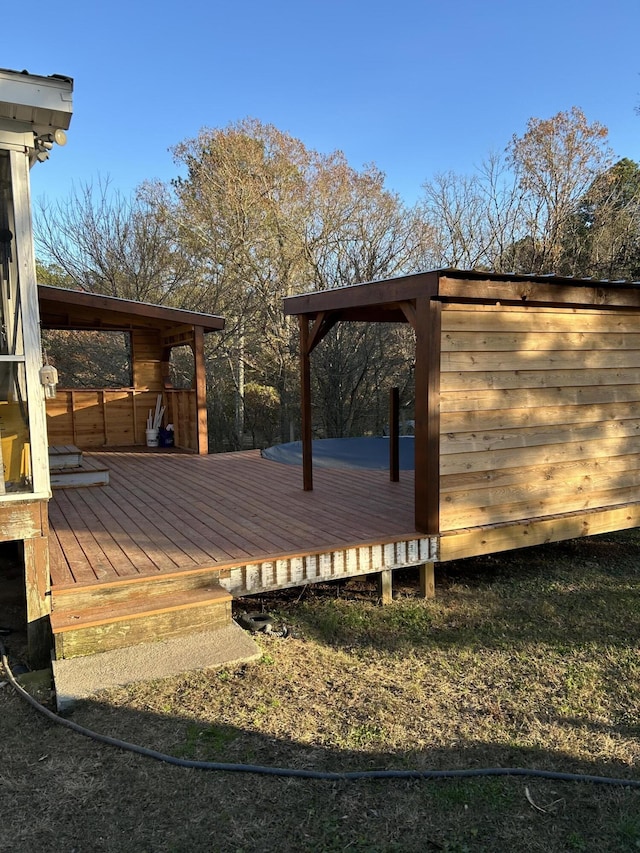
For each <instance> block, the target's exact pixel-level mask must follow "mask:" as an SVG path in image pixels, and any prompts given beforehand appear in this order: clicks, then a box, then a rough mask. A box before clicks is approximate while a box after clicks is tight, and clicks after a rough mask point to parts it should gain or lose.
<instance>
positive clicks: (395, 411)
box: [389, 388, 400, 483]
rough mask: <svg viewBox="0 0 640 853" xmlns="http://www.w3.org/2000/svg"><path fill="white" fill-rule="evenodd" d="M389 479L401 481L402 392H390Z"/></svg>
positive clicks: (391, 390) (392, 389) (395, 390)
mask: <svg viewBox="0 0 640 853" xmlns="http://www.w3.org/2000/svg"><path fill="white" fill-rule="evenodd" d="M389 479H390V480H391V482H392V483H397V482H398V481H399V480H400V391H399V390H398V388H391V389H390V391H389Z"/></svg>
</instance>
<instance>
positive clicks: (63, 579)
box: [49, 451, 416, 588]
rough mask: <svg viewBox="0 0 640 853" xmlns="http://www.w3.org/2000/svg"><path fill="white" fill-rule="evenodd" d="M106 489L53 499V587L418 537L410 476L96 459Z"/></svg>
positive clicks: (159, 456)
mask: <svg viewBox="0 0 640 853" xmlns="http://www.w3.org/2000/svg"><path fill="white" fill-rule="evenodd" d="M88 458H89V459H90V461H92V462H93V463H95V464H98V463H99V464H104V465H106V466H107V467H108V468H109V472H110V482H109V485H107V486H103V487H98V488H92V489H78V490H66V491H64V492H63V491H60V492H57V491H56V492H55V493H54V495H53V498H52V499H51V502H50V507H49V519H50V525H51V529H52V533H53V536H52V547H51V577H52V583H53V585H54V588H55V587H58V588H64V587H70V586H72V585H74V584H91V583H98V584H103V583H109V582H111V581H118V580H121V579H126V578H134V577H147V576H152V575H155V574H159V573H161V574H165V573H173V572H176V571H189V570H193V569H198V568H201V567H203V568H204V567H212V566H213V567H221V568H223V567H224V566H226V565H234V564H237V563H239V562H246V563H251V562H253V561H256V562H259V561H261V560H265V559H276V558H280V557H282V558H286V557H291V556H296V555H302V554H311V553H316V552H317V553H319V552H321V551H323V550H328V549H339V548H344V547H347V546H349V547H354V546H358V545H362V546H368V545H370V544H373V543H377V544H385V543H388V542H393V541H395V540H401V539H404V538H406V539H411V538H413V537H415V536H416V533H415V527H414V522H413V473H412V472H403V473H402V477H401V481H400V482H399V483H391V482H390V481H389V474H388V472H386V471H362V470H338V469H335V470H327V469H319V470H317V471H315V472H314V490H313V491H312V492H304V491H303V489H302V471H301V469H300V468H298V467H296V466H289V465H282V464H280V463H277V462H272V461H269V460H266V459H262V458H261V457H260V454H259V452H258V451H245V452H238V453H226V454H212V455H209V456H195V455H180V454H170V453H169V454H163V453H162V452H158V453H156V454H152V453H137V452H131V451H126V452H121V451H120V452H96V453H91V454H88Z"/></svg>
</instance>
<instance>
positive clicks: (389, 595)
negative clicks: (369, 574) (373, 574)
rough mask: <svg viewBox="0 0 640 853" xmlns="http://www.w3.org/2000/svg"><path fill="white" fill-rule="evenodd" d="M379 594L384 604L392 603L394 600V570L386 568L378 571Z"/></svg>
mask: <svg viewBox="0 0 640 853" xmlns="http://www.w3.org/2000/svg"><path fill="white" fill-rule="evenodd" d="M378 595H379V596H380V601H381V602H382V604H391V602H392V601H393V571H392V570H391V569H384V570H383V571H382V572H379V573H378Z"/></svg>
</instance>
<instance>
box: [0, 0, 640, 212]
mask: <svg viewBox="0 0 640 853" xmlns="http://www.w3.org/2000/svg"><path fill="white" fill-rule="evenodd" d="M7 5H8V9H5V10H4V11H3V31H4V33H5V38H4V39H3V42H4V44H3V46H2V48H1V49H0V57H1V58H0V66H1V67H4V68H10V69H14V70H22V69H27V70H28V71H30V72H31V73H34V74H43V75H48V74H66V75H69V76H71V77H73V78H74V80H75V92H74V116H73V120H72V123H71V128H70V130H69V133H68V139H69V141H68V144H67V146H66V147H65V148H64V149H56V150H55V151H54V152H53V155H52V157H51V159H50V161H49V162H47V163H45V164H44V165H37V166H36V167H34V170H33V171H32V190H33V195H34V199H35V200H36V201H37V200H39V199H41V198H43V197H45V198H46V199H47V200H48V201H56V200H58V199H64V198H65V197H66V196H68V194H69V191H70V189H71V187H72V184H75V185H76V186H78V185H81V184H84V183H87V182H91V181H93V182H94V183H95V182H96V181H97V179H98V177H100V176H101V177H102V178H103V179H105V178H107V177H109V179H110V181H111V184H112V186H113V187H114V188H117V189H119V190H121V191H122V192H124V193H125V194H128V193H130V192H131V191H132V190H133V189H134V188H135V187H136V186H137V185H138V184H140V183H141V182H142V181H144V180H146V179H153V178H160V179H161V180H169V179H171V178H172V177H174V176H175V175H176V174H177V173H178V172H177V167H176V166H175V164H174V163H173V160H172V156H171V154H170V153H169V151H168V149H169V148H170V147H171V146H172V145H175V144H176V143H178V142H181V141H182V140H184V139H187V138H191V137H193V136H195V135H196V134H197V133H198V131H199V130H200V128H202V127H224V126H225V125H227V124H229V123H230V122H233V121H236V120H238V119H241V118H244V117H247V116H252V117H256V118H258V119H260V120H262V121H264V122H270V123H273V124H275V125H276V126H277V127H279V128H280V129H281V130H285V131H288V132H289V133H291V134H292V135H294V136H296V137H298V138H300V139H301V140H302V141H303V142H304V143H305V144H306V145H307V146H308V147H310V148H315V149H317V150H319V151H323V152H329V151H332V150H334V149H341V150H342V151H344V153H345V155H346V156H347V159H348V160H349V162H350V163H351V165H352V166H354V167H355V168H361V167H362V166H363V165H364V164H365V163H370V162H373V163H375V164H376V165H377V166H378V167H379V168H381V169H382V170H383V171H384V172H385V173H386V175H387V186H388V187H389V188H390V189H392V190H395V191H397V192H398V193H400V195H401V196H402V197H403V198H405V200H406V201H407V202H409V203H412V202H413V201H415V200H416V199H417V198H418V197H419V196H420V194H421V185H422V183H423V182H424V181H425V180H426V179H428V178H430V177H432V176H433V175H434V174H435V173H437V172H445V171H449V170H453V171H456V172H471V171H472V170H473V169H474V166H475V165H476V164H478V163H479V162H480V161H481V160H482V159H483V158H484V157H485V156H486V155H487V154H488V153H489V152H490V151H492V150H499V149H502V148H504V146H505V145H506V144H507V142H508V141H509V139H510V138H511V136H512V135H513V134H514V133H517V134H521V133H522V132H523V131H524V130H525V126H526V122H527V120H528V119H529V118H530V117H532V116H536V117H538V118H548V117H550V116H552V115H554V114H555V113H557V112H558V111H560V110H567V109H570V108H571V107H572V106H574V105H575V106H579V107H581V108H582V109H583V110H584V112H585V113H586V115H587V118H588V119H589V120H590V121H593V120H598V121H600V122H601V123H603V124H605V125H606V126H607V127H608V128H609V132H610V143H611V145H612V147H613V149H614V151H615V152H616V154H618V155H619V156H621V157H622V156H625V157H630V158H631V159H634V160H640V116H639V115H637V114H636V112H635V109H636V107H637V106H638V105H640V55H639V54H638V51H637V38H638V32H639V31H640V3H639V2H638V0H607V2H606V3H605V0H600V2H597V3H596V2H592V0H555V2H552V0H536V2H528V3H523V2H520V0H511V1H510V2H509V0H475V2H474V0H448V2H447V0H439V2H435V0H422V2H419V0H395V2H383V0H368V2H364V0H353V2H350V0H342V2H339V0H307V2H304V0H298V2H294V0H271V2H269V0H262V2H257V0H226V2H224V3H221V2H216V0H209V2H205V0H190V2H189V3H180V2H172V3H169V2H167V0H156V2H153V3H152V2H149V0H129V2H124V0H109V2H108V3H107V2H105V3H93V2H91V0H89V2H87V0H83V2H79V0H67V2H64V3H57V4H53V3H49V4H41V5H40V6H34V7H30V10H29V11H27V10H26V8H25V7H24V6H20V5H19V4H16V3H11V4H7ZM7 33H10V34H11V36H10V38H7V37H6V34H7Z"/></svg>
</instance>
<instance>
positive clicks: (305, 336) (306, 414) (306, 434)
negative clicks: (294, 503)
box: [299, 314, 313, 492]
mask: <svg viewBox="0 0 640 853" xmlns="http://www.w3.org/2000/svg"><path fill="white" fill-rule="evenodd" d="M299 323H300V392H301V397H300V403H301V409H302V411H301V419H302V483H303V489H304V491H305V492H310V491H312V490H313V455H312V445H311V441H312V435H313V432H312V424H311V362H310V359H309V345H310V340H309V318H308V317H306V316H305V315H304V314H301V315H300V317H299Z"/></svg>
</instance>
